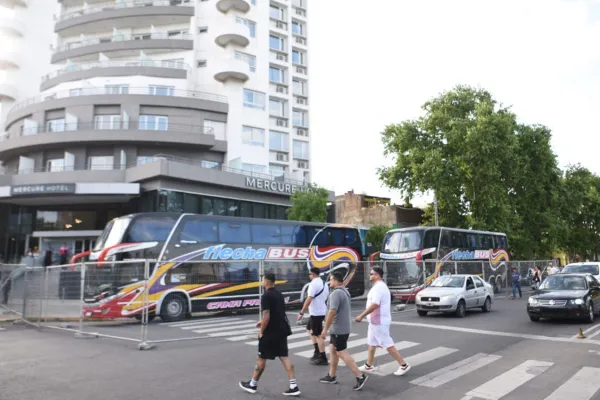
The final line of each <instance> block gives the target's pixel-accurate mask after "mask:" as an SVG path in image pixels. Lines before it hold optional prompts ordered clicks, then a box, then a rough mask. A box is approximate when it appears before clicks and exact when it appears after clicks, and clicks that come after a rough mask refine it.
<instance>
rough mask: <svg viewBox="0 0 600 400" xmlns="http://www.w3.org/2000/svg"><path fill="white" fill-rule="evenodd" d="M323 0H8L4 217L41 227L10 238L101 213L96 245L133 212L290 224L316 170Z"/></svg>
mask: <svg viewBox="0 0 600 400" xmlns="http://www.w3.org/2000/svg"><path fill="white" fill-rule="evenodd" d="M307 1H308V0H0V7H3V8H4V10H3V12H2V13H0V40H1V41H2V46H0V104H1V110H0V118H1V119H0V121H1V122H2V124H1V125H0V126H1V128H0V131H1V132H3V133H2V135H1V136H0V138H1V140H0V161H2V164H3V167H4V170H5V172H4V174H3V175H0V219H2V215H3V213H4V214H6V215H7V218H15V216H16V218H19V219H23V218H25V219H27V218H31V220H32V221H33V222H32V226H31V227H29V228H27V229H24V231H25V232H26V233H24V234H23V233H22V232H21V231H22V230H23V229H21V230H20V231H19V232H7V233H6V235H5V238H4V243H9V244H8V245H7V246H8V247H10V242H11V241H14V237H15V235H21V236H20V237H19V238H18V239H17V241H19V240H20V241H22V244H21V245H18V246H17V247H19V246H20V247H23V246H30V245H31V243H32V241H34V242H35V241H37V242H36V243H38V242H39V243H38V244H39V245H40V246H42V247H43V246H44V243H50V242H52V240H51V239H49V238H48V235H46V234H45V233H43V232H42V231H45V230H55V231H58V230H64V226H68V227H69V228H68V229H73V227H74V224H73V223H70V222H69V221H70V220H72V219H76V220H78V221H82V220H85V219H87V220H88V221H91V220H94V221H95V222H93V223H92V222H90V224H89V225H87V226H86V227H85V229H83V228H84V227H83V226H81V230H82V231H85V232H86V233H85V235H83V234H82V232H80V233H79V234H77V235H75V234H74V235H71V236H72V237H73V247H74V248H76V247H77V248H88V247H89V246H90V245H91V241H93V239H86V238H88V237H89V238H93V237H94V235H96V234H97V233H98V232H97V231H98V229H100V228H101V227H102V225H103V224H105V223H106V220H107V218H109V217H111V216H112V215H116V214H122V213H124V212H136V211H186V212H200V213H208V214H210V213H214V214H221V215H237V216H242V217H254V218H257V217H258V218H276V219H284V218H286V215H285V209H286V208H288V207H289V205H290V204H291V203H290V199H289V197H290V196H291V194H292V193H293V192H294V191H296V190H302V188H303V187H304V186H305V185H306V184H307V183H308V182H309V181H310V176H311V175H310V166H311V164H310V137H311V131H310V128H309V118H310V114H309V101H310V96H309V92H308V87H309V85H308V82H309V75H308V74H309V70H310V68H309V55H308V45H309V43H308V37H307V36H308V35H307V32H308V29H309V26H308V18H307V16H308V9H307ZM25 21H26V22H25ZM5 44H6V46H5ZM52 185H55V186H52ZM330 197H331V199H332V200H333V198H334V196H333V193H331V196H330ZM3 204H4V205H5V206H6V210H4V211H3V210H2V209H1V208H2V207H4V206H3ZM65 204H68V205H65ZM98 204H101V205H102V206H101V207H100V206H97V205H98ZM99 207H100V208H102V211H99ZM107 210H108V211H107ZM28 213H29V214H28ZM78 213H79V214H80V215H79V214H78ZM81 213H88V214H86V216H85V219H84V218H83V217H84V215H83V214H81ZM25 215H30V217H25ZM76 215H79V216H78V217H77V218H75V216H76ZM67 220H68V221H67ZM40 221H42V222H40ZM65 221H67V222H65ZM36 224H37V225H36ZM40 224H41V226H42V228H40V226H38V225H40ZM48 227H50V228H51V229H50V228H48ZM75 228H77V226H75ZM11 235H12V239H10V240H9V236H11ZM23 235H25V236H23ZM27 235H29V236H27ZM53 235H54V236H52V235H50V236H52V237H56V233H53ZM65 235H67V234H65ZM65 235H63V236H65ZM59 236H60V239H56V240H60V241H64V238H63V236H61V235H59ZM67 236H68V235H67ZM67 236H65V237H67ZM71 236H69V237H71ZM84 236H85V237H84ZM2 243H3V239H2V237H1V234H0V249H1V246H2ZM21 250H22V249H14V252H16V251H21ZM11 251H13V250H10V249H9V250H5V252H4V253H5V254H6V253H7V252H8V253H10V252H11Z"/></svg>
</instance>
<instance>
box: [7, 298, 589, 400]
mask: <svg viewBox="0 0 600 400" xmlns="http://www.w3.org/2000/svg"><path fill="white" fill-rule="evenodd" d="M525 301H526V300H525V299H522V300H510V299H498V300H497V301H496V302H495V303H494V304H493V308H492V312H491V313H489V314H483V313H481V312H479V311H474V312H470V313H468V314H467V316H466V317H465V318H462V319H456V318H454V317H448V316H437V315H431V316H427V317H424V318H423V317H418V316H417V315H416V313H415V312H414V310H413V309H412V307H413V306H409V307H408V308H407V310H406V311H405V312H399V313H395V314H394V322H393V326H392V337H393V338H394V340H395V341H396V343H397V346H398V347H399V348H400V352H401V354H402V355H404V356H405V357H406V358H407V361H408V362H409V363H411V365H412V369H411V371H409V372H408V373H407V374H406V375H405V376H402V377H397V376H394V375H391V372H393V371H394V370H395V369H396V365H394V363H393V360H392V358H391V357H390V356H389V355H387V354H381V355H378V356H377V358H376V364H377V365H379V366H380V368H381V370H380V371H379V372H378V373H373V374H371V376H370V380H369V381H368V382H367V384H366V385H365V387H364V389H363V390H362V391H361V392H354V391H352V386H353V384H354V379H353V377H352V375H351V373H350V371H349V370H348V369H347V368H340V370H339V372H338V379H339V381H340V383H339V384H338V385H324V384H320V383H319V382H318V380H319V378H321V377H322V376H325V375H326V374H327V367H323V366H313V365H311V364H310V363H309V362H308V358H309V357H310V356H311V354H312V346H311V345H310V343H308V341H307V337H306V336H305V334H304V332H303V327H295V330H296V332H295V333H294V335H293V336H291V337H290V341H289V342H290V353H291V358H292V361H293V362H294V365H295V367H296V372H297V378H298V384H299V387H300V390H301V391H302V396H301V397H302V398H306V399H319V400H321V399H359V398H360V399H399V398H401V399H404V400H439V399H440V398H443V399H444V400H451V399H456V400H477V399H503V400H509V399H515V400H516V399H524V398H526V399H528V400H537V399H539V400H544V399H548V400H562V399H568V400H584V399H600V390H598V389H600V380H598V378H597V377H598V376H600V323H594V324H585V323H577V322H571V323H565V322H541V323H533V322H531V321H529V318H528V317H527V314H526V312H525ZM361 307H362V304H356V306H355V308H356V314H357V313H358V311H359V310H360V308H361ZM290 317H293V313H290ZM256 320H257V315H256V314H255V315H240V316H236V315H227V316H222V317H214V316H213V317H209V318H200V319H194V320H188V321H185V322H181V323H173V324H164V323H161V322H160V320H157V321H154V322H152V323H151V324H150V326H149V338H150V339H151V340H154V341H158V342H157V345H156V348H154V349H152V350H150V351H139V350H137V347H136V346H137V343H136V342H134V341H126V340H119V339H109V338H92V339H75V338H74V337H73V334H72V333H70V332H63V331H58V330H49V329H45V330H43V331H37V330H34V329H31V328H27V327H24V326H14V325H4V326H2V328H4V330H0V399H2V400H17V399H18V400H38V399H44V400H55V399H56V400H59V399H60V400H70V399H74V400H75V399H77V400H80V399H82V398H85V399H90V400H94V399H99V400H100V399H101V400H112V399H115V400H117V399H119V400H121V399H140V400H142V399H144V400H145V399H148V400H150V399H157V400H159V399H160V400H162V399H165V398H190V399H206V400H209V399H210V400H213V399H228V400H237V399H240V400H244V399H252V398H258V399H278V398H282V397H283V396H282V395H281V392H282V391H283V390H284V389H285V388H286V385H287V378H286V374H285V371H284V370H283V368H282V366H281V364H280V362H279V361H270V362H268V364H267V370H266V371H265V373H264V375H263V378H262V379H261V382H260V384H259V392H258V393H257V394H255V395H251V394H247V393H245V392H242V391H241V390H240V389H239V388H238V386H237V384H238V381H239V380H242V379H243V380H247V379H249V378H250V376H251V373H252V370H253V367H254V363H255V360H256V340H255V339H254V333H253V331H252V325H253V323H254V322H255V321H256ZM598 321H599V322H600V319H599V320H598ZM580 327H581V328H582V329H583V330H584V331H587V333H586V336H587V337H588V338H587V339H577V338H575V337H574V336H575V335H576V334H577V330H578V328H580ZM353 328H354V332H353V333H354V336H353V337H352V338H351V339H350V347H349V350H350V352H351V353H352V354H353V355H354V357H355V358H356V359H358V360H359V361H360V362H359V364H362V362H363V361H364V358H365V357H366V344H365V340H366V329H367V325H366V323H361V324H354V326H353ZM86 329H87V330H88V331H89V332H98V333H103V334H109V335H114V336H119V337H123V338H131V339H138V338H139V335H140V326H139V325H138V324H134V323H130V324H111V326H107V325H102V326H99V325H98V324H88V325H87V326H86ZM595 334H598V336H594V335H595ZM194 338H196V339H194ZM176 339H188V340H179V341H172V340H176ZM378 354H380V353H378ZM573 382H575V383H574V384H573ZM572 384H573V385H572Z"/></svg>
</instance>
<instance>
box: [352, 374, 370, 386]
mask: <svg viewBox="0 0 600 400" xmlns="http://www.w3.org/2000/svg"><path fill="white" fill-rule="evenodd" d="M367 379H369V377H368V376H367V375H365V374H363V375H362V376H361V377H360V378H356V386H354V390H360V389H362V387H363V386H365V383H366V382H367Z"/></svg>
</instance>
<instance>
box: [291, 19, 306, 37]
mask: <svg viewBox="0 0 600 400" xmlns="http://www.w3.org/2000/svg"><path fill="white" fill-rule="evenodd" d="M292 33H295V34H296V35H301V36H304V25H302V24H301V23H299V22H298V21H292Z"/></svg>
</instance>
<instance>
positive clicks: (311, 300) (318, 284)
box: [298, 267, 329, 365]
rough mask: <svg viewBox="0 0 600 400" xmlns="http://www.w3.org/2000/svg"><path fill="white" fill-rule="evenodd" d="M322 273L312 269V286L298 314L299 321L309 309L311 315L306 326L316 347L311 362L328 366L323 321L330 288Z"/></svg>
mask: <svg viewBox="0 0 600 400" xmlns="http://www.w3.org/2000/svg"><path fill="white" fill-rule="evenodd" d="M320 274H321V271H319V269H318V268H314V267H313V268H311V269H310V273H309V275H308V276H309V278H310V284H309V286H308V292H307V297H306V300H305V301H304V305H303V306H302V310H300V313H299V314H298V320H301V319H302V316H303V315H304V313H305V312H306V309H307V308H308V312H309V313H310V319H309V320H308V324H306V330H307V331H308V335H309V336H310V339H311V340H312V343H313V346H314V347H315V353H314V354H313V356H312V357H311V359H310V361H311V362H312V363H313V364H315V365H327V364H328V362H327V356H326V355H325V341H324V340H323V338H321V332H323V321H324V320H325V314H327V304H326V300H327V297H328V296H329V287H328V286H327V284H325V282H323V279H321V277H320Z"/></svg>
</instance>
